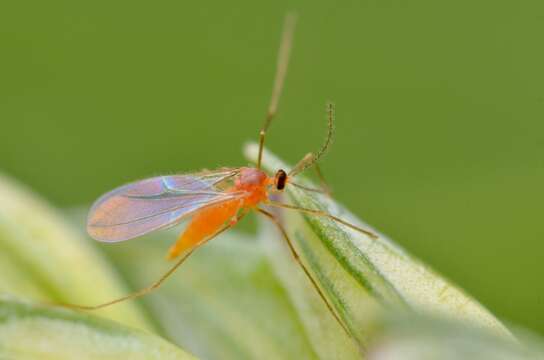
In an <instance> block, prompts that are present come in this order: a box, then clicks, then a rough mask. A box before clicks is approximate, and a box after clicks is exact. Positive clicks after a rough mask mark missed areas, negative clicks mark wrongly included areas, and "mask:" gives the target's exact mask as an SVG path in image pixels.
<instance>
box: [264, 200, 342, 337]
mask: <svg viewBox="0 0 544 360" xmlns="http://www.w3.org/2000/svg"><path fill="white" fill-rule="evenodd" d="M256 210H257V211H258V212H259V213H261V214H263V215H264V216H266V217H267V218H269V219H270V220H272V222H273V223H274V224H276V226H277V227H278V229H279V230H280V232H281V234H282V236H283V238H284V239H285V241H286V242H287V245H288V246H289V250H291V254H292V255H293V257H294V258H295V261H296V262H297V263H298V264H299V265H300V267H301V268H302V270H304V273H305V274H306V276H307V277H308V279H309V280H310V282H311V283H312V285H313V287H314V288H315V290H316V291H317V293H318V294H319V297H321V299H322V300H323V302H324V303H325V305H327V308H328V309H329V311H330V313H331V314H332V316H334V318H335V319H336V321H337V322H338V323H339V324H340V326H342V329H344V331H345V332H346V334H348V336H350V337H351V333H350V332H349V330H348V328H347V327H346V325H344V323H343V322H342V320H340V318H339V317H338V315H337V314H336V312H335V311H334V309H333V307H332V305H331V304H330V303H329V301H328V300H327V298H326V297H325V294H323V291H321V288H320V287H319V285H317V282H316V281H315V280H314V278H313V277H312V275H311V274H310V271H309V270H308V268H307V267H306V265H304V263H303V262H302V260H301V259H300V256H299V255H298V253H297V251H296V250H295V247H294V246H293V243H292V242H291V239H290V238H289V235H287V231H286V230H285V228H284V227H283V225H282V224H281V223H280V222H279V221H278V219H277V218H276V217H275V216H274V215H273V214H272V213H269V212H268V211H266V210H263V209H261V208H257V209H256Z"/></svg>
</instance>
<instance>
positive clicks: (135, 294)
mask: <svg viewBox="0 0 544 360" xmlns="http://www.w3.org/2000/svg"><path fill="white" fill-rule="evenodd" d="M243 216H244V214H242V215H240V216H239V217H238V220H240V219H241V218H242V217H243ZM231 227H232V225H230V224H228V225H226V226H224V227H223V228H221V230H219V231H218V232H216V233H215V234H214V235H212V236H210V237H209V238H208V239H206V240H204V241H202V242H200V243H199V244H197V245H195V246H194V247H192V248H191V249H189V250H187V252H186V253H185V254H183V255H182V257H181V258H180V259H179V260H178V261H177V262H176V263H175V264H174V266H172V267H171V268H170V269H169V270H168V271H167V272H165V273H164V275H162V276H161V277H160V278H159V279H158V280H156V281H155V282H154V283H153V284H151V285H149V286H147V287H145V288H142V289H140V290H138V291H135V292H133V293H131V294H128V295H125V296H123V297H120V298H118V299H115V300H111V301H108V302H105V303H103V304H98V305H92V306H88V305H77V304H65V303H54V304H51V305H57V306H63V307H67V308H71V309H79V310H98V309H101V308H105V307H107V306H110V305H115V304H118V303H120V302H123V301H126V300H131V299H136V298H139V297H142V296H144V295H146V294H149V293H150V292H152V291H153V290H156V289H157V288H159V287H160V286H161V285H162V284H163V283H164V281H165V280H166V279H167V278H168V277H170V275H172V274H173V273H174V272H175V271H176V270H177V269H178V268H179V267H180V266H181V264H183V262H184V261H185V260H186V259H187V258H188V257H189V255H191V254H192V253H193V251H194V250H195V249H196V248H198V247H199V246H201V245H203V244H204V243H206V242H208V241H210V240H211V239H213V238H215V237H216V236H218V235H219V234H221V233H223V232H224V231H225V230H227V229H230V228H231Z"/></svg>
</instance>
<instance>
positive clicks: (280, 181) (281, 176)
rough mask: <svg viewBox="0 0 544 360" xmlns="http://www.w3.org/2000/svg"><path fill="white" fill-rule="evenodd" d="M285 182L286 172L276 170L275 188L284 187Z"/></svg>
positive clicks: (281, 188)
mask: <svg viewBox="0 0 544 360" xmlns="http://www.w3.org/2000/svg"><path fill="white" fill-rule="evenodd" d="M286 182H287V173H286V172H285V171H283V170H281V169H280V170H278V172H277V173H276V189H278V190H283V189H285V183H286Z"/></svg>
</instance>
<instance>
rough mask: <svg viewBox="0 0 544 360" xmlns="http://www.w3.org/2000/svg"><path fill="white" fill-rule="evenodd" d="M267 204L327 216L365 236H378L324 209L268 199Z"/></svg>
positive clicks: (374, 237)
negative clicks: (307, 207) (308, 207)
mask: <svg viewBox="0 0 544 360" xmlns="http://www.w3.org/2000/svg"><path fill="white" fill-rule="evenodd" d="M266 204H267V205H270V206H275V207H280V208H284V209H292V210H297V211H300V212H304V213H307V214H312V215H316V216H322V217H326V218H329V219H331V220H334V221H336V222H338V223H340V224H343V225H345V226H347V227H349V228H351V229H353V230H355V231H358V232H360V233H363V234H365V235H367V236H369V237H370V238H372V239H374V240H376V239H377V238H378V235H376V234H374V233H373V232H371V231H368V230H365V229H363V228H361V227H359V226H357V225H354V224H352V223H349V222H347V221H345V220H342V219H340V218H339V217H336V216H334V215H331V214H329V213H327V212H325V211H322V210H315V209H306V208H302V207H298V206H294V205H289V204H284V203H279V202H275V201H268V202H266Z"/></svg>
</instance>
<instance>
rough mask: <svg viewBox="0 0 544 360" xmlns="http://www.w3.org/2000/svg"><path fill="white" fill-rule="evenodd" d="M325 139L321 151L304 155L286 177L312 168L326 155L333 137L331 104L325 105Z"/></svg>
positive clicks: (333, 115)
mask: <svg viewBox="0 0 544 360" xmlns="http://www.w3.org/2000/svg"><path fill="white" fill-rule="evenodd" d="M327 121H328V126H327V137H326V138H325V142H324V143H323V145H321V149H319V151H318V152H317V154H314V153H309V154H306V156H304V157H303V158H302V160H300V161H299V162H298V163H297V164H296V165H295V167H294V168H293V169H292V170H291V171H290V172H289V175H288V176H295V175H296V174H298V173H301V172H303V171H304V170H306V169H308V168H310V167H312V166H313V165H314V164H315V163H316V162H317V161H318V160H319V159H320V158H321V157H322V156H323V155H325V154H326V153H327V150H329V147H330V145H331V143H332V139H333V136H334V121H335V106H334V104H333V103H331V102H329V103H327Z"/></svg>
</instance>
